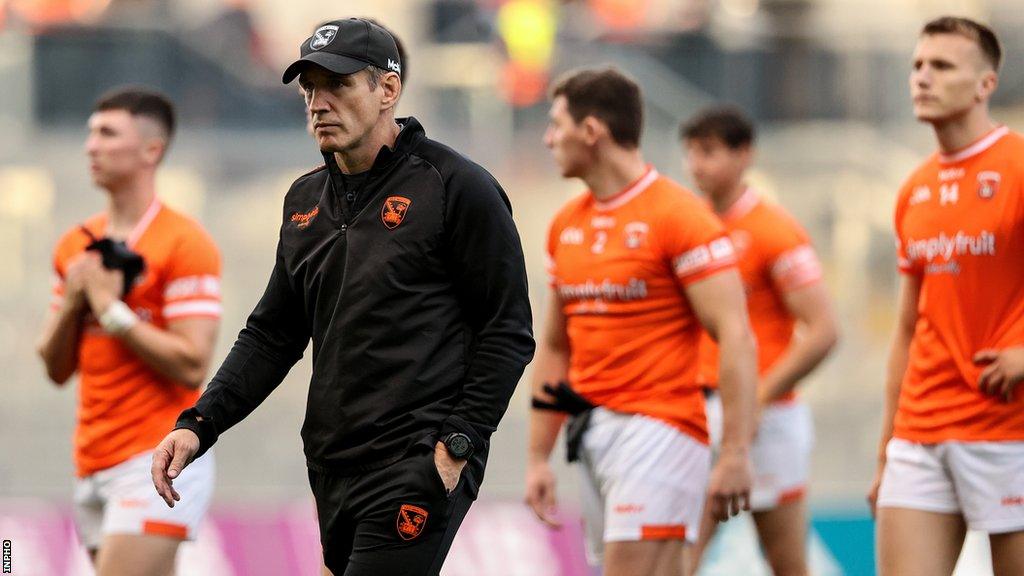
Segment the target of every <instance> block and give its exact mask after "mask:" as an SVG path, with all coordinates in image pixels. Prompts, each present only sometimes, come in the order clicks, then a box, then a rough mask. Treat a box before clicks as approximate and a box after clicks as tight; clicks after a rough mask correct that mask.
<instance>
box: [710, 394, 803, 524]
mask: <svg viewBox="0 0 1024 576" xmlns="http://www.w3.org/2000/svg"><path fill="white" fill-rule="evenodd" d="M706 406H707V416H708V432H709V434H710V435H711V446H712V447H713V449H714V451H715V453H716V454H717V452H718V447H719V446H721V443H722V399H721V398H720V397H719V395H718V394H711V395H710V396H708V398H707V402H706ZM813 448H814V422H813V421H812V419H811V411H810V409H809V408H808V407H807V405H806V404H804V403H803V402H800V401H793V402H783V403H778V404H772V405H770V406H768V407H767V408H765V410H764V412H763V413H762V414H761V425H760V426H759V427H758V429H757V436H755V437H754V443H753V445H752V446H751V447H750V459H751V461H752V462H753V464H754V484H753V487H752V489H751V491H750V509H751V510H753V511H754V512H760V511H765V510H772V509H774V508H776V507H778V506H780V505H782V504H785V503H787V502H792V501H794V500H797V499H800V498H802V497H803V496H804V493H805V492H806V491H807V480H808V479H809V478H810V472H811V471H810V468H811V450H812V449H813Z"/></svg>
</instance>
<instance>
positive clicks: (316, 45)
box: [309, 24, 338, 50]
mask: <svg viewBox="0 0 1024 576" xmlns="http://www.w3.org/2000/svg"><path fill="white" fill-rule="evenodd" d="M337 36H338V27H337V26H336V25H334V24H326V25H324V26H321V27H319V28H317V29H316V32H313V37H312V38H310V39H309V47H310V48H311V49H313V50H319V49H321V48H323V47H325V46H327V45H328V44H330V43H331V42H332V41H333V40H334V39H335V38H336V37H337Z"/></svg>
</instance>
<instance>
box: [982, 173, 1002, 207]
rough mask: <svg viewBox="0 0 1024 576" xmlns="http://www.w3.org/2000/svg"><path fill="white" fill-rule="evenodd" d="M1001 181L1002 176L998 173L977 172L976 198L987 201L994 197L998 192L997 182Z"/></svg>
mask: <svg viewBox="0 0 1024 576" xmlns="http://www.w3.org/2000/svg"><path fill="white" fill-rule="evenodd" d="M1000 180H1002V176H1001V175H1000V174H999V172H992V171H986V172H979V173H978V196H979V197H980V198H981V199H982V200H988V199H990V198H992V197H993V196H995V195H996V192H998V191H999V181H1000Z"/></svg>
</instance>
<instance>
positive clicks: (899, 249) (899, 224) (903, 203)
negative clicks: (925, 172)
mask: <svg viewBox="0 0 1024 576" xmlns="http://www.w3.org/2000/svg"><path fill="white" fill-rule="evenodd" d="M912 189H913V181H912V180H911V181H908V182H907V183H906V184H904V185H903V187H902V188H901V189H900V193H899V196H898V198H897V200H896V214H895V217H894V219H893V229H894V230H895V232H896V264H897V267H898V268H899V271H900V272H902V273H903V274H911V275H914V276H920V275H921V274H922V273H923V270H921V268H920V267H919V266H915V265H914V264H913V263H912V262H911V260H910V258H908V257H907V248H906V245H905V244H904V238H903V217H904V216H905V215H906V212H907V207H908V206H909V205H910V191H911V190H912Z"/></svg>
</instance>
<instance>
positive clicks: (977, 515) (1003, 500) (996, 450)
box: [878, 438, 1024, 534]
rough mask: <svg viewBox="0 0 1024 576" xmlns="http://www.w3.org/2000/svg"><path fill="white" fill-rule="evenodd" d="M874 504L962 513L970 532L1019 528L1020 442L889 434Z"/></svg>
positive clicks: (1023, 520) (1023, 514)
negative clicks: (919, 439) (924, 440)
mask: <svg viewBox="0 0 1024 576" xmlns="http://www.w3.org/2000/svg"><path fill="white" fill-rule="evenodd" d="M885 454H886V464H885V471H884V472H883V474H882V485H881V486H880V487H879V489H878V506H880V507H883V508H910V509H913V510H925V511H928V512H939V513H945V514H961V515H962V516H963V517H964V520H966V521H967V526H968V527H969V528H970V529H972V530H978V531H982V532H988V533H990V534H1000V533H1004V532H1017V531H1020V530H1024V442H1020V441H1017V442H941V443H939V444H918V443H916V442H909V441H907V440H901V439H899V438H893V439H892V440H890V441H889V444H888V445H887V446H886V447H885Z"/></svg>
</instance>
